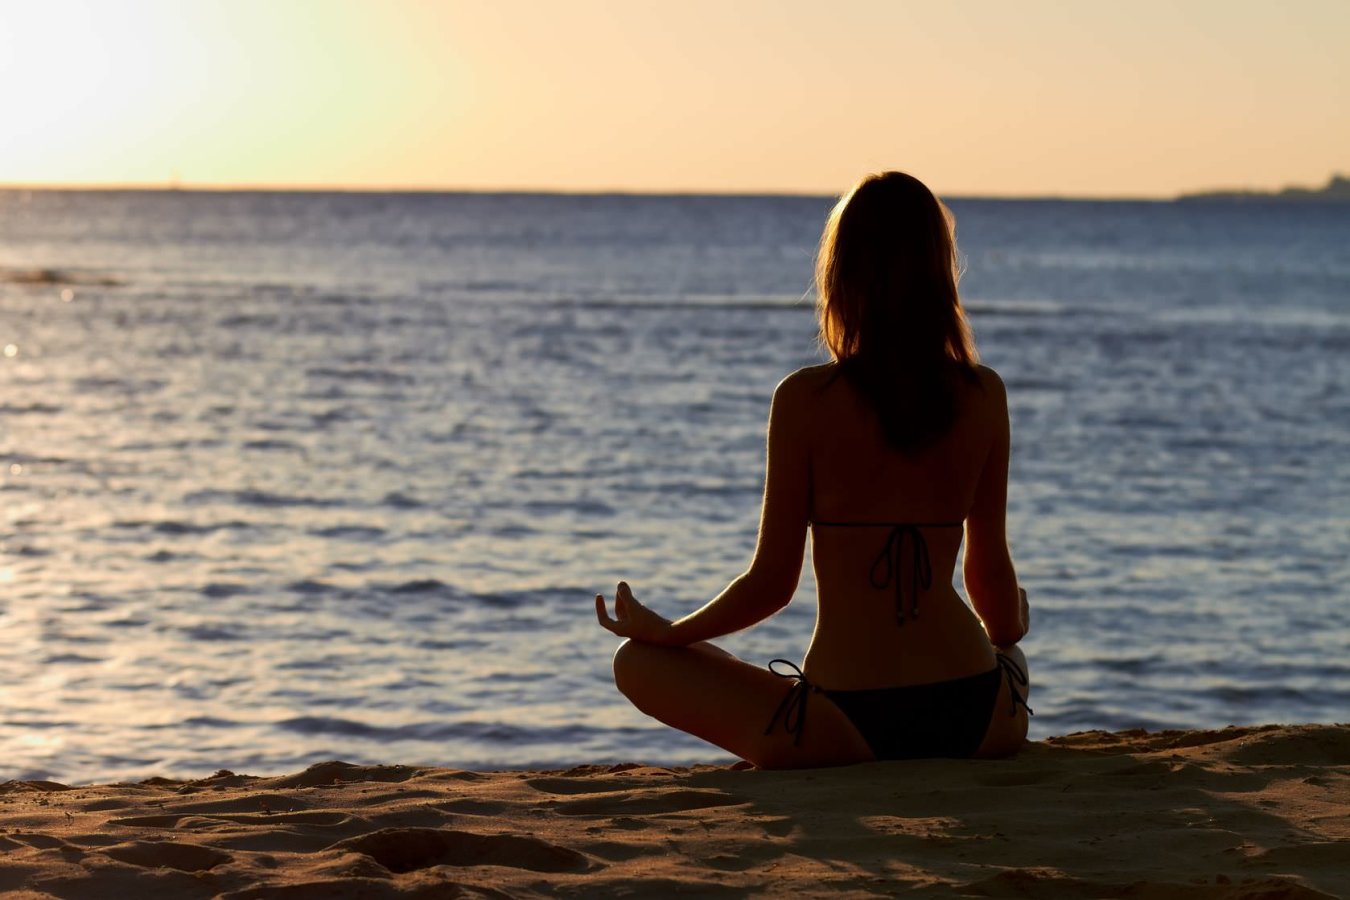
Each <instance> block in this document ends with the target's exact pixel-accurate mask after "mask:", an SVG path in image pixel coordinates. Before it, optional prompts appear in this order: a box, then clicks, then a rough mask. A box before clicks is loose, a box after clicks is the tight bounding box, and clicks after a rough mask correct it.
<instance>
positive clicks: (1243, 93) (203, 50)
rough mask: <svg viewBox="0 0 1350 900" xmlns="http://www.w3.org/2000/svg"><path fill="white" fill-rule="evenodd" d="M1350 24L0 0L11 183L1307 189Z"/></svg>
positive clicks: (559, 6)
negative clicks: (879, 180) (870, 175)
mask: <svg viewBox="0 0 1350 900" xmlns="http://www.w3.org/2000/svg"><path fill="white" fill-rule="evenodd" d="M1347 41H1350V2H1347V0H1282V2H1280V3H1272V2H1268V0H1261V2H1248V0H1221V2H1210V0H1171V2H1158V0H1131V2H1118V3H1114V2H1079V3H1073V2H1065V0H1018V2H1002V0H1000V2H976V0H950V2H945V0H931V2H927V3H918V2H909V0H829V2H825V0H817V2H809V3H808V2H802V0H679V2H671V0H611V2H600V0H565V2H564V0H439V2H438V0H0V184H10V185H16V184H62V185H86V184H88V185H108V184H144V185H149V186H166V185H170V184H180V185H182V186H210V187H219V186H259V187H337V188H353V189H384V188H394V189H417V188H423V189H468V190H499V189H506V190H512V189H519V190H562V191H654V192H702V191H707V192H732V193H735V192H755V193H758V192H783V193H811V194H837V193H839V192H840V191H842V190H844V189H846V188H847V187H848V185H849V184H850V183H852V182H853V181H855V180H856V179H857V178H858V177H859V176H860V175H862V174H865V173H866V172H869V171H878V170H883V169H902V170H905V171H908V172H910V173H912V174H914V175H916V176H918V177H919V178H921V179H923V180H924V181H926V182H927V183H928V184H929V185H930V186H932V187H933V188H934V189H935V190H937V191H938V192H939V193H943V194H951V195H966V196H970V195H979V196H1028V195H1037V196H1043V195H1060V196H1064V195H1067V196H1105V197H1159V196H1170V195H1173V194H1175V193H1177V192H1181V191H1188V190H1196V189H1205V188H1215V187H1256V188H1278V187H1282V186H1285V185H1289V184H1299V185H1320V184H1322V183H1324V182H1325V181H1326V180H1327V178H1328V177H1329V176H1330V175H1331V174H1333V173H1335V172H1346V173H1347V174H1350V52H1346V49H1345V48H1346V46H1347Z"/></svg>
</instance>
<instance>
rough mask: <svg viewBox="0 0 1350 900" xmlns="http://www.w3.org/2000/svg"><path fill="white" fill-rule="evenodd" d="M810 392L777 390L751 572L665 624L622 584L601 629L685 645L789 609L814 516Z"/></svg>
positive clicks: (785, 384) (789, 381) (790, 380)
mask: <svg viewBox="0 0 1350 900" xmlns="http://www.w3.org/2000/svg"><path fill="white" fill-rule="evenodd" d="M809 389H810V385H809V384H808V383H807V381H806V379H805V378H804V377H803V374H802V373H795V374H793V375H789V376H788V377H787V378H785V379H783V381H782V382H780V383H779V385H778V387H777V388H776V389H775V390H774V395H773V403H772V405H771V406H770V408H769V438H768V461H767V463H766V467H765V468H766V475H765V483H764V506H763V509H762V511H761V513H760V521H759V541H758V543H757V544H756V546H755V555H754V558H753V559H752V560H751V561H750V567H749V568H748V569H746V571H745V572H744V573H743V574H742V575H740V576H739V577H738V578H736V579H735V580H734V581H732V582H731V584H729V585H727V588H726V590H724V591H722V593H720V594H718V595H717V596H716V597H714V598H713V599H712V600H710V601H708V603H706V604H704V606H702V607H701V608H700V609H698V610H696V611H695V612H692V613H690V614H689V615H687V616H685V617H684V618H682V619H680V620H679V621H677V622H665V620H664V619H661V618H660V617H659V616H657V615H656V614H655V613H653V612H652V611H651V610H649V609H647V608H646V607H643V606H642V605H641V604H639V603H637V601H636V600H634V599H633V598H632V595H631V593H629V592H628V591H627V586H626V585H621V586H620V591H619V594H618V596H617V597H616V611H617V614H618V618H617V619H610V618H609V615H608V613H607V612H606V611H605V607H604V598H603V597H599V596H597V597H596V614H597V616H599V618H600V624H601V625H604V626H605V627H606V628H608V629H609V630H610V631H613V632H614V633H615V634H618V635H621V636H623V637H631V638H633V639H635V640H640V641H647V642H649V643H656V644H666V645H670V646H686V645H689V644H696V643H698V642H699V641H706V640H709V639H711V638H715V637H721V636H722V635H725V634H731V633H732V632H734V631H740V630H741V629H743V628H748V627H749V626H751V625H754V624H755V623H756V622H760V621H763V620H764V619H767V618H768V617H769V616H771V615H773V614H774V613H776V612H778V610H780V609H782V608H783V607H784V606H787V604H788V602H789V601H790V600H791V599H792V595H793V593H794V592H795V591H796V590H797V582H798V581H799V580H800V579H801V573H802V558H803V555H804V553H805V550H806V526H807V519H808V518H809V516H810V506H811V455H810V445H809V434H810V432H809V416H808V402H807V401H808V400H809V396H808V395H807V391H808V390H809ZM625 595H626V596H625Z"/></svg>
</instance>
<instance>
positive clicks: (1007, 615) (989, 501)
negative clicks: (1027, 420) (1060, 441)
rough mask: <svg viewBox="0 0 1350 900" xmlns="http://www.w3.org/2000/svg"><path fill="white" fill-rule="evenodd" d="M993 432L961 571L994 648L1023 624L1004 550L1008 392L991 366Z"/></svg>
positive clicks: (987, 376)
mask: <svg viewBox="0 0 1350 900" xmlns="http://www.w3.org/2000/svg"><path fill="white" fill-rule="evenodd" d="M980 377H981V381H982V382H983V383H984V386H985V390H986V392H987V396H988V397H989V398H990V400H991V401H992V402H991V404H990V408H989V415H990V416H991V418H992V419H993V426H994V436H993V441H992V442H991V444H990V447H989V455H988V456H987V457H986V458H985V461H984V468H983V469H982V470H981V471H980V479H979V482H978V484H977V486H976V488H975V502H974V504H973V505H972V506H971V510H970V515H969V516H967V518H966V556H965V563H964V568H963V572H964V574H965V580H966V591H967V592H969V594H970V602H971V605H972V606H974V607H975V612H976V613H977V614H978V615H979V617H980V619H981V621H983V622H984V630H985V632H986V633H987V634H988V635H989V640H990V642H991V643H993V644H994V645H995V646H997V647H1006V646H1009V645H1011V644H1015V643H1017V642H1018V641H1020V640H1021V639H1022V638H1023V637H1024V636H1025V635H1026V633H1027V628H1028V627H1029V624H1030V623H1029V621H1028V618H1029V616H1028V610H1027V605H1026V594H1025V593H1024V592H1022V590H1021V589H1020V588H1019V587H1018V586H1017V572H1016V571H1015V570H1014V569H1013V562H1012V555H1011V554H1010V553H1009V552H1008V534H1007V518H1008V460H1009V456H1010V453H1011V436H1010V429H1009V425H1008V394H1007V389H1006V388H1005V387H1004V386H1003V381H1002V379H1000V378H999V377H998V374H997V373H996V372H994V370H993V369H988V368H983V369H981V371H980Z"/></svg>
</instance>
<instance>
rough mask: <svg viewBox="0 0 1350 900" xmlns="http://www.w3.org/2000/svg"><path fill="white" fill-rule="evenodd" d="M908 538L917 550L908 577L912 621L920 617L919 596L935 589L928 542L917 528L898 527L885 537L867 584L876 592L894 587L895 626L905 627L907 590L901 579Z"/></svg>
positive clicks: (911, 526) (910, 526)
mask: <svg viewBox="0 0 1350 900" xmlns="http://www.w3.org/2000/svg"><path fill="white" fill-rule="evenodd" d="M906 536H908V537H909V542H910V545H911V546H912V547H913V548H914V553H913V557H912V558H913V561H914V565H913V567H912V568H911V570H910V577H909V617H910V618H911V619H917V618H918V617H919V592H920V591H926V590H928V589H929V588H930V587H932V585H933V564H932V563H931V562H930V561H929V559H928V542H927V541H925V540H924V538H923V532H922V531H920V530H919V527H918V526H917V525H896V526H895V527H894V528H892V529H891V533H890V534H889V535H887V537H886V545H885V546H884V547H882V548H881V553H879V554H877V558H876V561H875V562H873V563H872V568H871V569H870V570H869V571H868V573H867V580H868V581H869V582H871V584H872V587H874V588H876V589H877V590H879V591H881V590H885V589H886V588H887V587H890V586H891V585H895V623H896V624H897V625H904V624H905V587H904V582H903V581H902V580H901V576H900V571H901V569H900V566H901V564H902V562H903V561H904V550H905V537H906Z"/></svg>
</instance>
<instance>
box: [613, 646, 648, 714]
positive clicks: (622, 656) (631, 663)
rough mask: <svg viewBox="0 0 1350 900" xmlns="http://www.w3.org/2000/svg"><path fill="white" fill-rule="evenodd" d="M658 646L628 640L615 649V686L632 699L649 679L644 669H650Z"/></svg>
mask: <svg viewBox="0 0 1350 900" xmlns="http://www.w3.org/2000/svg"><path fill="white" fill-rule="evenodd" d="M656 649H658V648H656V647H654V646H652V645H651V644H643V643H641V642H640V641H634V640H631V639H630V640H626V641H624V642H623V643H622V644H620V645H619V649H617V650H615V651H614V686H615V687H617V688H618V689H619V693H621V694H623V695H624V696H625V697H627V698H629V699H630V700H632V699H634V696H635V694H636V691H637V688H638V687H639V686H640V685H642V684H643V683H645V682H646V681H647V679H646V678H644V677H643V674H642V673H643V671H644V670H645V669H650V667H651V666H650V663H651V657H652V651H653V650H656Z"/></svg>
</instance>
